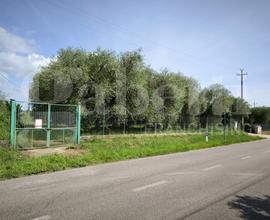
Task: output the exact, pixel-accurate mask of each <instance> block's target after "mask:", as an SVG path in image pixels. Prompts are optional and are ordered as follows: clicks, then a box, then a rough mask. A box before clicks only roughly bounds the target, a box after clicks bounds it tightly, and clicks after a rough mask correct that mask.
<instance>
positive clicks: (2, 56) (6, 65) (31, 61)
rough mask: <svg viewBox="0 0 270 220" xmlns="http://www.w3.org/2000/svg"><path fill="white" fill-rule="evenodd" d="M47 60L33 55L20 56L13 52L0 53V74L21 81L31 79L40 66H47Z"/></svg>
mask: <svg viewBox="0 0 270 220" xmlns="http://www.w3.org/2000/svg"><path fill="white" fill-rule="evenodd" d="M49 61H50V59H49V58H46V57H44V56H42V55H39V54H36V53H33V54H27V55H20V54H16V53H13V52H0V72H2V73H6V74H8V75H9V76H12V77H14V76H15V77H16V78H17V79H22V78H25V77H32V76H33V75H34V74H35V73H36V71H37V70H38V69H39V68H40V66H43V65H46V64H48V62H49Z"/></svg>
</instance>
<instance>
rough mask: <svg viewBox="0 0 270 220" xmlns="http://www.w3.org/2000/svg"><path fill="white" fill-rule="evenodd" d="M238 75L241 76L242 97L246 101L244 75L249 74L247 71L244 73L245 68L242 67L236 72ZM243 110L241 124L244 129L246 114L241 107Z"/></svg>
mask: <svg viewBox="0 0 270 220" xmlns="http://www.w3.org/2000/svg"><path fill="white" fill-rule="evenodd" d="M236 75H237V76H240V77H241V99H242V101H244V76H247V75H248V74H247V73H244V69H240V73H237V74H236ZM241 112H242V120H241V126H242V129H244V115H243V109H241Z"/></svg>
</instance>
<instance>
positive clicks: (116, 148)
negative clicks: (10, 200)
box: [0, 134, 261, 180]
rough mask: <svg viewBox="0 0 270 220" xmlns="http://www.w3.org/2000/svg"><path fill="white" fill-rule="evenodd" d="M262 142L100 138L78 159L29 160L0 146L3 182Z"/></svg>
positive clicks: (212, 138)
mask: <svg viewBox="0 0 270 220" xmlns="http://www.w3.org/2000/svg"><path fill="white" fill-rule="evenodd" d="M259 139H261V138H260V137H256V136H248V135H246V134H230V135H228V136H227V138H226V141H225V140H224V138H223V135H222V134H213V135H210V137H209V142H205V138H204V136H203V135H201V134H196V135H184V136H183V135H176V136H175V135H174V136H173V135H168V136H158V135H157V136H147V137H143V136H141V137H136V136H129V137H127V136H125V137H117V138H103V139H101V138H96V139H92V140H88V141H84V142H83V143H82V144H81V146H80V148H83V149H84V150H85V151H84V152H85V153H84V154H83V155H76V156H68V155H59V154H55V155H49V156H41V157H29V156H25V155H23V154H22V152H20V151H17V150H9V149H5V148H3V147H0V179H1V180H2V179H8V178H14V177H19V176H25V175H31V174H37V173H42V172H52V171H58V170H65V169H67V168H75V167H82V166H87V165H92V164H99V163H105V162H111V161H119V160H126V159H132V158H140V157H147V156H155V155H162V154H168V153H175V152H184V151H189V150H196V149H202V148H209V147H215V146H220V145H228V144H233V143H240V142H248V141H255V140H259Z"/></svg>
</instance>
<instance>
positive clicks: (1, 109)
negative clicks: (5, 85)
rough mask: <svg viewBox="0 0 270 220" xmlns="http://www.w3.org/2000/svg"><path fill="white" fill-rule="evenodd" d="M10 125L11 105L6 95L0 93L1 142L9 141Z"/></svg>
mask: <svg viewBox="0 0 270 220" xmlns="http://www.w3.org/2000/svg"><path fill="white" fill-rule="evenodd" d="M9 124H10V104H9V102H8V100H7V97H6V95H5V94H4V93H3V92H2V91H0V140H8V138H9Z"/></svg>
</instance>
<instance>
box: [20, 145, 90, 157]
mask: <svg viewBox="0 0 270 220" xmlns="http://www.w3.org/2000/svg"><path fill="white" fill-rule="evenodd" d="M85 152H86V151H85V149H81V148H68V147H55V148H41V149H29V150H24V151H23V154H24V155H27V156H30V157H41V156H46V155H53V154H63V155H67V156H78V155H83V154H84V153H85Z"/></svg>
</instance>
